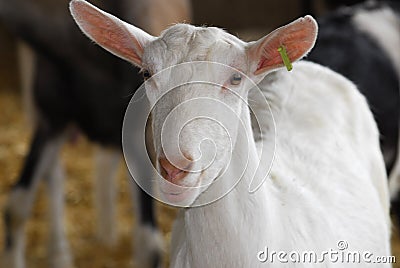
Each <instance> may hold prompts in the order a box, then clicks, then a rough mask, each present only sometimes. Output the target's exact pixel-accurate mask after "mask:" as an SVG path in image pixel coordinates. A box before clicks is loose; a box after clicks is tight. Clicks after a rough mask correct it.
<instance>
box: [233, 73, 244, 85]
mask: <svg viewBox="0 0 400 268" xmlns="http://www.w3.org/2000/svg"><path fill="white" fill-rule="evenodd" d="M230 82H231V85H234V86H237V85H239V84H240V82H242V75H241V74H239V73H235V74H233V75H232V76H231V81H230Z"/></svg>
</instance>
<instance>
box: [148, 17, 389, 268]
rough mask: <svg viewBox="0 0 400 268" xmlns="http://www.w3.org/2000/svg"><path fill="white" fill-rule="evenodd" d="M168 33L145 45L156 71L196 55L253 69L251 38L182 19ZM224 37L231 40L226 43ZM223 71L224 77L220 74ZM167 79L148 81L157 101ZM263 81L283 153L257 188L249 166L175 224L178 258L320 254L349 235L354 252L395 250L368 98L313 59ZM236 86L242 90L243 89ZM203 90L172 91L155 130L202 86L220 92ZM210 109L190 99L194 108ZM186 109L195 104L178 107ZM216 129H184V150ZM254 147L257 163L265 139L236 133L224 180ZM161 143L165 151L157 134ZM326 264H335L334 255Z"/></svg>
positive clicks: (205, 263)
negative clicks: (223, 191) (245, 58)
mask: <svg viewBox="0 0 400 268" xmlns="http://www.w3.org/2000/svg"><path fill="white" fill-rule="evenodd" d="M185 38H186V40H185ZM196 38H198V40H196ZM160 40H161V41H154V42H152V43H150V45H148V46H147V47H145V53H144V57H143V64H144V66H145V68H148V69H150V71H151V72H157V71H159V70H161V69H162V68H165V67H168V66H170V65H173V64H176V63H179V62H184V61H193V60H210V61H217V62H222V63H225V64H229V65H232V64H233V63H236V64H237V65H234V66H235V67H239V68H240V69H242V70H248V67H246V65H245V63H243V62H242V61H241V60H240V59H241V57H242V55H243V54H241V53H244V50H243V43H241V42H240V41H237V40H236V39H234V38H233V37H231V36H229V35H228V34H226V33H224V32H222V31H220V30H216V29H214V28H212V29H197V28H196V29H194V28H192V27H191V26H186V25H179V26H174V27H172V28H170V29H168V30H167V31H166V32H164V33H163V34H162V35H161V37H160ZM224 40H227V41H228V43H227V44H224ZM225 42H226V41H225ZM182 44H185V46H182ZM229 44H232V45H231V46H229ZM164 46H165V47H168V48H169V51H168V52H167V53H164V55H163V56H161V55H162V54H160V52H159V51H162V47H164ZM241 46H242V47H241ZM228 47H229V49H227V48H228ZM149 63H152V64H154V65H150V64H149ZM181 75H182V74H181ZM218 76H219V77H220V78H221V80H222V78H223V77H221V74H216V77H218ZM211 77H212V78H215V77H214V76H213V75H211ZM271 77H274V79H272V78H271ZM256 78H257V77H256ZM271 80H272V81H271ZM162 82H163V81H162V80H161V81H159V80H157V79H156V80H155V82H154V83H151V84H149V85H148V89H147V92H148V96H149V99H150V101H152V100H153V99H156V98H155V96H154V95H156V94H162V90H163V83H162ZM221 83H222V82H221ZM154 85H156V86H154ZM261 87H262V90H263V91H264V92H265V95H266V97H267V98H269V102H270V103H271V106H272V107H274V110H273V112H274V116H275V117H276V118H277V141H276V143H277V144H276V148H277V149H276V152H275V153H276V161H275V162H274V165H273V169H272V172H271V174H270V179H269V180H267V181H266V182H265V183H264V184H263V186H262V187H261V188H260V189H259V190H258V191H257V192H256V193H254V194H249V193H248V185H249V183H250V179H251V176H250V175H251V174H247V173H245V176H244V177H243V179H242V180H241V181H240V183H239V184H238V185H237V186H236V188H235V189H234V190H233V191H231V192H230V193H229V194H228V195H227V196H225V197H223V198H222V199H220V200H218V201H216V202H215V203H212V204H210V205H207V206H204V207H199V208H189V209H185V210H183V211H181V215H180V217H179V218H178V220H177V222H176V223H175V226H174V230H173V242H172V250H173V252H172V256H171V266H172V267H258V266H261V263H260V262H259V261H258V260H257V258H256V254H257V252H258V251H259V250H260V249H263V248H264V247H265V246H268V247H269V248H270V249H273V250H277V251H278V250H285V251H287V252H289V251H291V250H299V251H302V250H303V251H304V250H314V251H315V252H322V251H324V250H328V249H329V248H334V247H335V246H336V244H337V242H338V241H340V240H346V241H347V242H348V244H349V247H350V249H351V250H359V251H360V252H363V251H371V252H374V254H375V255H389V254H390V242H389V241H390V239H389V237H390V230H389V228H390V220H389V216H388V212H389V200H388V193H387V186H386V175H385V169H384V163H383V159H382V156H381V153H380V150H379V138H378V131H377V127H376V124H375V122H374V120H373V117H372V114H371V112H370V111H369V108H368V105H367V103H366V101H365V99H364V98H363V97H362V96H361V95H360V94H359V92H358V91H357V89H356V88H355V86H354V85H353V84H352V83H351V82H349V81H348V80H346V79H345V78H343V77H342V76H340V75H338V74H336V73H334V72H332V71H330V70H329V69H326V68H323V67H321V66H318V65H315V64H312V63H299V64H296V65H295V66H294V71H293V72H292V73H288V72H287V71H286V70H281V71H278V72H277V73H272V74H270V75H269V76H268V77H267V79H266V80H264V82H263V83H262V85H261ZM236 90H237V91H238V92H239V94H243V92H242V91H240V90H241V89H236ZM204 91H206V89H205V88H196V87H194V86H193V87H191V88H190V89H189V88H188V89H187V90H186V91H185V92H187V93H181V95H176V94H171V96H170V97H165V98H164V99H163V102H160V104H158V106H156V108H155V110H154V114H153V119H154V122H153V128H154V133H155V135H154V136H157V135H160V132H159V131H160V129H159V128H160V126H162V123H163V120H165V118H166V113H168V111H170V109H171V106H172V107H174V105H177V104H178V103H180V102H183V101H184V100H185V99H187V98H193V97H195V96H196V94H198V95H202V94H209V96H212V97H216V98H218V94H216V93H212V92H209V93H204ZM158 92H161V93H158ZM200 92H201V93H200ZM271 92H273V93H274V94H275V95H274V94H271ZM186 94H187V95H186ZM271 96H272V97H271ZM228 105H231V106H232V107H233V109H235V108H234V107H236V111H237V112H238V113H239V114H240V115H241V116H240V118H241V120H242V121H243V122H245V125H246V129H247V130H248V131H251V121H250V116H249V111H248V108H247V106H246V105H243V106H242V107H241V109H240V108H238V107H237V106H235V105H237V103H236V102H235V100H232V101H231V102H229V103H228ZM207 108H210V107H207ZM207 108H205V107H204V106H203V107H196V106H191V109H193V110H196V109H205V110H206V109H207ZM213 112H214V114H218V113H219V112H218V110H215V111H213ZM187 113H194V111H190V110H185V112H182V113H180V114H183V115H185V114H187ZM180 120H182V121H184V119H183V117H182V118H179V115H177V116H176V118H175V119H174V121H172V122H175V123H176V125H179V122H180ZM263 120H269V119H268V118H264V119H263ZM231 123H233V125H234V122H233V121H232V122H231ZM269 123H270V124H272V122H269ZM157 128H158V129H157ZM211 129H212V126H209V125H205V124H201V125H199V126H192V127H191V129H190V128H189V129H188V130H187V131H188V133H185V131H182V133H181V136H180V137H182V139H181V140H180V142H182V145H183V150H186V151H189V152H190V151H192V150H193V148H192V146H197V144H198V141H197V140H196V139H197V138H196V135H197V134H198V133H199V132H200V133H202V131H204V132H209V131H211ZM269 135H272V134H271V133H270V134H269V133H267V134H266V136H265V137H264V139H265V140H273V137H272V136H269ZM212 137H213V138H214V139H213V141H214V142H215V143H217V144H218V143H220V144H222V141H221V139H223V137H222V136H221V135H220V134H218V133H216V134H215V133H213V136H212ZM247 143H249V144H248V147H246V148H244V144H247ZM217 146H218V145H217ZM248 150H250V163H249V164H252V165H254V164H255V163H257V160H258V154H257V145H256V144H255V142H254V140H246V137H244V136H243V135H238V136H237V140H236V146H235V148H234V150H233V152H232V155H233V158H232V160H231V161H233V164H231V165H230V167H229V169H228V170H227V171H226V172H225V174H224V175H223V176H222V177H220V178H219V181H220V182H221V183H220V184H219V186H220V185H221V184H223V183H224V182H225V183H229V182H230V181H229V180H230V179H231V178H234V177H235V176H237V174H238V172H240V170H237V168H236V166H240V161H243V159H242V158H241V155H242V154H243V153H242V152H247V151H248ZM156 151H157V152H160V144H157V141H156ZM222 160H223V159H222ZM235 161H236V164H237V165H236V164H235ZM237 161H239V162H237ZM223 163H224V161H221V159H218V157H217V159H216V161H215V163H213V167H214V168H215V169H216V170H217V171H218V170H220V169H221V165H223ZM249 170H252V169H251V167H250V168H249ZM215 173H216V172H215V171H214V172H207V170H206V171H205V172H204V174H205V176H204V177H205V178H203V181H204V180H206V181H207V182H209V181H210V180H213V179H214V178H215ZM193 176H195V175H188V176H187V178H185V179H184V180H183V183H185V182H190V181H193ZM215 187H216V186H215V185H213V184H211V186H209V187H208V188H207V189H206V190H204V189H203V194H202V192H197V193H194V194H193V195H192V198H190V199H189V200H187V201H188V202H193V200H201V199H202V197H203V196H204V193H205V192H207V193H210V192H213V191H215V190H216V189H215ZM324 265H325V266H323V267H331V266H335V265H334V264H332V263H329V262H327V263H325V264H324ZM343 265H344V264H340V265H339V266H340V267H343ZM278 266H280V265H279V264H275V266H274V265H273V266H269V267H278ZM349 266H351V265H350V264H349V265H348V266H347V265H346V267H349ZM355 266H357V265H355ZM384 266H385V265H380V266H379V267H384ZM387 266H389V265H387ZM291 267H309V264H307V263H305V264H304V263H303V264H302V263H299V264H293V266H291ZM321 267H322V266H321Z"/></svg>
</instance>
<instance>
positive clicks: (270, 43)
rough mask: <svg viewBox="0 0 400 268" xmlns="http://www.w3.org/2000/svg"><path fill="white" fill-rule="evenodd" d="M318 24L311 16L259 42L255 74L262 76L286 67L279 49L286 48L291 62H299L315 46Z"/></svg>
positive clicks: (257, 44) (282, 28)
mask: <svg viewBox="0 0 400 268" xmlns="http://www.w3.org/2000/svg"><path fill="white" fill-rule="evenodd" d="M316 37H317V24H316V22H315V21H314V19H313V18H312V17H310V16H307V17H305V18H301V19H298V20H296V21H294V22H292V23H290V24H288V25H286V26H283V27H281V28H279V29H277V30H275V31H273V32H272V33H270V34H269V35H268V36H266V37H265V38H264V39H262V40H261V41H259V42H257V43H256V44H255V45H256V50H255V53H254V54H253V56H255V57H258V59H259V60H258V65H257V69H256V71H255V72H254V74H256V75H257V74H260V73H263V72H266V71H269V70H271V69H275V68H278V67H282V66H283V65H284V63H283V60H282V58H281V55H280V53H279V52H278V48H279V47H280V46H282V45H283V46H284V47H285V48H286V52H287V55H288V57H289V59H290V61H292V62H294V61H296V60H299V59H300V58H302V57H303V56H305V55H306V54H307V52H308V51H310V49H311V48H312V47H313V46H314V43H315V40H316Z"/></svg>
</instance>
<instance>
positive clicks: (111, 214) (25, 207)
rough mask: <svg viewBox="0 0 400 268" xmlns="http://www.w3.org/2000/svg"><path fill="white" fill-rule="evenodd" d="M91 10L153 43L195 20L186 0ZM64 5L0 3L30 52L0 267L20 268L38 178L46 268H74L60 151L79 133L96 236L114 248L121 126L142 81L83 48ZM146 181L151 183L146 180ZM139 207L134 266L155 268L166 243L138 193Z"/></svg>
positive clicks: (1, 14) (0, 15)
mask: <svg viewBox="0 0 400 268" xmlns="http://www.w3.org/2000/svg"><path fill="white" fill-rule="evenodd" d="M92 2H93V3H94V4H96V5H99V6H101V7H102V8H104V9H105V10H107V11H108V12H111V13H112V14H114V15H116V16H118V17H121V18H122V19H124V20H126V21H128V22H129V23H134V24H136V25H139V26H141V27H143V28H145V29H147V31H149V32H151V33H153V34H159V32H160V31H161V30H162V29H163V28H165V27H166V26H168V24H170V23H174V22H183V21H190V17H191V11H190V3H189V1H188V0H173V1H163V0H134V1H132V0H118V1H117V0H113V1H101V0H97V1H92ZM68 4H69V1H68V0H57V1H55V0H13V1H9V0H0V19H1V21H2V22H3V23H4V25H5V26H6V27H7V28H8V29H9V30H10V31H11V32H12V33H14V34H15V36H16V37H18V38H19V39H20V40H22V41H23V42H24V43H25V44H27V46H26V45H23V46H21V48H22V49H21V52H22V53H23V54H22V56H21V57H20V58H21V59H22V60H21V62H23V67H22V70H23V71H22V76H21V77H22V85H23V88H24V92H25V93H24V95H25V96H26V97H25V99H26V100H28V101H27V102H28V103H32V107H33V109H34V111H35V117H34V119H32V120H34V123H33V126H34V134H33V138H32V142H31V145H30V149H29V153H28V155H27V157H26V160H25V163H24V166H23V169H22V171H21V173H20V176H19V178H18V181H17V183H16V184H15V186H14V187H13V189H12V191H11V193H10V196H9V199H8V203H7V205H6V208H5V212H4V219H5V228H6V230H5V232H6V241H5V245H6V248H5V252H4V254H3V255H2V257H1V260H0V262H2V263H1V267H7V268H22V267H25V261H24V255H25V253H24V252H25V250H24V247H25V242H24V241H25V238H24V226H25V224H26V221H27V219H28V217H29V215H30V211H31V208H32V203H33V200H34V196H35V193H36V190H37V188H38V184H39V182H40V181H41V180H43V179H45V181H46V183H47V184H48V189H49V204H50V230H49V233H50V239H49V242H50V246H49V250H50V252H49V254H48V255H49V261H50V267H53V268H61V267H63V268H64V267H65V268H66V267H72V266H73V265H72V257H71V255H70V252H69V246H68V242H67V240H66V237H65V234H64V227H63V222H62V219H63V213H64V196H63V180H64V174H63V173H64V172H63V167H62V165H61V162H60V159H59V157H60V148H61V145H62V144H63V143H64V142H65V141H66V140H67V139H68V138H69V137H70V136H71V135H73V134H74V133H75V132H76V130H78V131H79V132H81V133H83V134H84V135H86V136H87V137H88V138H89V139H90V140H91V141H93V142H95V143H97V144H98V145H99V146H98V150H97V152H96V183H95V191H96V194H95V196H96V198H95V199H96V204H97V214H98V215H97V216H98V217H97V220H98V226H99V227H98V236H99V238H100V240H101V241H103V242H104V243H106V244H113V243H114V242H115V240H116V230H115V196H116V193H115V187H114V183H113V178H114V176H115V174H116V171H117V168H118V164H119V162H120V160H121V136H122V135H121V130H122V120H123V116H124V112H125V108H126V107H127V104H128V102H129V100H130V96H131V95H132V94H133V93H134V91H135V89H136V88H138V87H139V85H140V84H141V83H142V78H141V76H140V75H139V74H137V73H138V71H139V70H137V69H135V68H134V67H133V66H131V65H130V64H128V63H125V62H124V61H122V60H120V59H117V58H116V57H114V56H112V55H110V54H109V53H107V52H105V51H103V50H102V49H101V48H99V47H95V46H94V45H93V44H92V43H91V42H90V41H88V40H87V38H86V37H85V36H84V35H83V34H82V33H81V32H80V30H79V29H78V27H77V26H76V25H75V24H74V23H73V20H72V18H71V16H70V14H69V9H68ZM29 48H32V49H33V51H34V55H33V54H31V51H30V49H29ZM142 175H143V176H146V177H149V178H151V176H152V174H151V172H150V171H143V174H142ZM137 203H138V204H136V206H135V207H137V208H138V211H137V213H136V221H137V223H136V228H137V230H136V232H135V233H136V234H138V235H137V236H136V237H135V242H134V244H135V246H134V252H135V257H134V260H135V261H136V263H137V265H138V267H158V266H159V265H160V258H161V253H162V238H161V236H160V233H159V231H158V229H157V226H156V223H155V219H154V211H153V209H154V206H153V202H152V198H151V197H150V196H148V195H147V194H146V193H144V192H143V191H141V190H139V191H138V194H137Z"/></svg>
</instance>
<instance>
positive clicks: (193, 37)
mask: <svg viewBox="0 0 400 268" xmlns="http://www.w3.org/2000/svg"><path fill="white" fill-rule="evenodd" d="M244 44H245V43H244V42H243V41H241V40H240V39H238V38H236V37H235V36H233V35H230V34H228V33H226V32H225V31H224V30H222V29H219V28H215V27H195V26H192V25H188V24H176V25H174V26H171V27H170V28H168V29H166V30H165V31H164V32H163V33H162V34H161V36H160V37H159V38H158V39H156V40H155V41H153V42H152V43H151V44H150V45H149V46H148V47H147V48H146V50H145V55H144V64H145V65H147V66H146V67H148V68H149V69H152V70H153V71H155V72H158V71H160V70H161V69H163V68H167V67H169V66H172V65H175V64H179V63H182V62H191V61H218V62H221V59H222V60H227V59H228V58H229V57H228V56H229V55H236V56H237V55H238V54H240V52H242V51H244ZM221 63H225V64H229V63H228V62H221Z"/></svg>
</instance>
